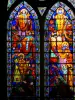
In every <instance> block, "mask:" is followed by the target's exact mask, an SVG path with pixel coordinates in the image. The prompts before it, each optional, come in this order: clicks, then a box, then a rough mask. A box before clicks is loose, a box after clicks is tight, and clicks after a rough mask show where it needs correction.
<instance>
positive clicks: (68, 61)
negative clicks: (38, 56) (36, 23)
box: [44, 2, 75, 100]
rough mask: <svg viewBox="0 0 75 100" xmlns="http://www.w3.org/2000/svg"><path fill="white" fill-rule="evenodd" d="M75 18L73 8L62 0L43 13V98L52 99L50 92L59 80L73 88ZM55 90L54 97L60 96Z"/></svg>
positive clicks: (57, 84) (54, 88)
mask: <svg viewBox="0 0 75 100" xmlns="http://www.w3.org/2000/svg"><path fill="white" fill-rule="evenodd" d="M74 18H75V17H74V13H73V12H72V10H71V9H70V8H69V7H68V6H67V5H66V4H64V3H62V2H58V3H56V4H55V5H53V6H52V8H51V9H50V10H49V12H48V14H47V16H46V19H45V26H44V31H45V32H44V97H49V98H55V97H54V95H52V91H53V90H56V88H57V87H58V86H59V84H60V82H62V83H64V84H67V85H68V86H69V87H70V89H72V91H73V89H74V86H75V85H74V74H75V73H74V70H75V69H74V66H75V65H74V62H75V57H74V55H75V53H74V48H75V46H74V44H75V43H74V41H75V40H74V39H75V36H74V33H75V27H74V26H75V19H74ZM61 88H62V87H61ZM65 88H66V87H65ZM65 88H62V89H65ZM58 91H59V90H58ZM56 93H57V97H60V96H59V92H57V91H56ZM52 100H56V99H52ZM57 100H58V99H57ZM61 100H62V99H61ZM65 100H66V99H65Z"/></svg>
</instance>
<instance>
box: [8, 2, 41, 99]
mask: <svg viewBox="0 0 75 100" xmlns="http://www.w3.org/2000/svg"><path fill="white" fill-rule="evenodd" d="M39 29H40V26H39V20H38V16H37V14H36V12H35V11H34V9H33V8H32V7H31V6H30V5H29V4H28V3H27V2H25V1H23V2H21V3H20V4H19V5H18V6H17V7H16V8H15V9H14V10H13V11H12V12H11V14H10V16H9V19H8V22H7V38H6V40H7V97H8V98H9V97H10V96H11V95H12V97H13V98H16V96H17V97H20V96H24V97H25V96H26V97H27V96H30V97H32V96H33V97H35V96H36V97H37V96H38V97H40V33H39ZM23 81H24V82H23ZM23 84H24V85H25V84H26V88H27V90H24V89H26V88H24V87H23V86H22V85H23ZM27 86H28V87H27ZM20 87H21V88H20ZM14 89H15V91H16V89H17V90H18V91H19V92H20V89H21V90H22V91H24V95H17V93H16V92H15V91H14ZM31 89H32V91H31ZM28 90H30V91H31V93H30V94H29V92H28V93H27V91H28ZM13 91H14V92H13ZM22 91H21V92H22ZM15 93H16V94H15Z"/></svg>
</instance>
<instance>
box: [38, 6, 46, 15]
mask: <svg viewBox="0 0 75 100" xmlns="http://www.w3.org/2000/svg"><path fill="white" fill-rule="evenodd" d="M46 8H47V7H38V10H39V13H40V14H41V16H42V15H43V14H44V12H45V10H46Z"/></svg>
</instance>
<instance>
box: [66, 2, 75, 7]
mask: <svg viewBox="0 0 75 100" xmlns="http://www.w3.org/2000/svg"><path fill="white" fill-rule="evenodd" d="M68 1H69V2H70V3H71V4H72V6H73V7H74V8H75V0H68Z"/></svg>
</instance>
